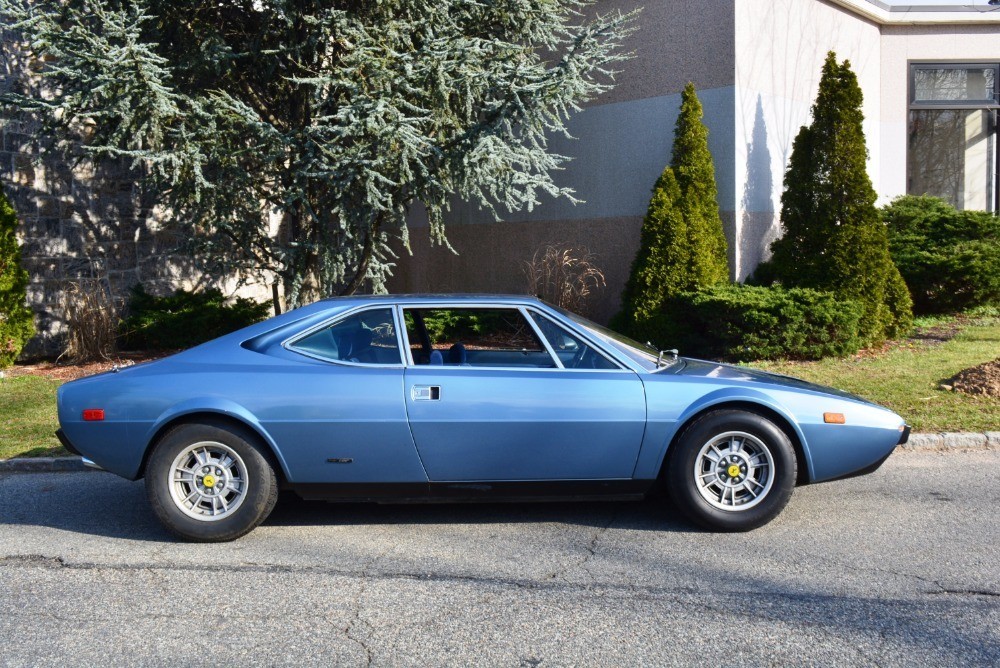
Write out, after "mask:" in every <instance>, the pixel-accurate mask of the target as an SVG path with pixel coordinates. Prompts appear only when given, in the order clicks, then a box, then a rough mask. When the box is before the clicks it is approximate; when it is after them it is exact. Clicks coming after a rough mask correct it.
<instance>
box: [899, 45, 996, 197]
mask: <svg viewBox="0 0 1000 668" xmlns="http://www.w3.org/2000/svg"><path fill="white" fill-rule="evenodd" d="M998 85H1000V62H994V63H911V64H910V103H909V119H908V130H907V165H906V169H907V175H906V176H907V184H906V191H907V193H909V194H911V195H934V196H937V197H941V198H942V199H945V200H947V201H949V202H951V204H953V205H954V206H956V207H957V208H959V209H978V210H985V211H997V210H998V209H1000V200H998V197H1000V182H998V153H997V110H998V109H1000V97H998V94H1000V91H998Z"/></svg>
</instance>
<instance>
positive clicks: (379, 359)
mask: <svg viewBox="0 0 1000 668" xmlns="http://www.w3.org/2000/svg"><path fill="white" fill-rule="evenodd" d="M289 347H290V348H292V349H293V350H297V351H299V352H303V353H306V354H308V355H315V356H316V357H321V358H323V359H327V360H335V361H340V362H354V363H355V364H401V363H402V360H401V358H400V355H399V344H398V342H397V341H396V327H395V325H394V324H393V319H392V309H390V308H377V309H369V310H367V311H362V312H360V313H355V314H354V315H352V316H349V317H347V318H345V319H343V320H339V321H337V322H335V323H334V324H332V325H330V326H329V327H324V328H323V329H320V330H318V331H315V332H313V333H312V334H310V335H309V336H306V337H303V338H301V339H299V340H298V341H296V342H295V343H293V344H292V345H291V346H289Z"/></svg>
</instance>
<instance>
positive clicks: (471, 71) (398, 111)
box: [0, 0, 631, 305]
mask: <svg viewBox="0 0 1000 668" xmlns="http://www.w3.org/2000/svg"><path fill="white" fill-rule="evenodd" d="M591 5H593V0H500V1H498V2H469V1H468V0H388V1H381V2H371V1H358V0H326V1H322V0H266V1H250V0H245V1H231V0H226V1H223V2H205V1H204V0H130V1H129V2H121V1H120V0H0V23H2V24H3V25H4V27H5V28H7V29H12V30H13V31H15V32H20V33H21V35H22V36H23V38H24V40H23V45H22V48H24V49H26V50H27V51H28V52H29V53H28V54H27V56H29V57H28V58H25V59H23V62H30V63H32V64H33V65H34V67H35V68H36V70H35V72H34V73H33V75H32V76H28V77H26V78H25V79H23V80H21V81H19V82H17V84H18V86H19V87H20V88H21V95H20V96H7V100H8V101H10V102H13V103H15V104H17V105H18V106H20V107H21V108H22V109H27V110H29V111H30V110H34V111H37V112H40V114H39V115H40V116H41V117H42V119H43V120H44V121H45V128H44V130H45V131H46V132H48V133H50V134H51V135H52V136H54V137H56V138H58V139H60V140H62V143H63V144H64V145H66V146H68V147H73V146H74V145H76V144H75V142H78V140H79V139H81V138H84V139H85V141H84V143H83V150H84V154H85V155H90V156H97V157H100V156H111V157H125V158H128V159H131V160H133V161H134V162H135V163H136V164H137V166H139V167H141V168H142V170H143V171H144V172H145V173H146V174H148V177H147V178H148V180H149V183H150V185H151V186H152V187H151V188H150V190H151V191H153V192H157V193H159V194H160V197H161V202H160V203H161V204H163V205H165V207H166V209H167V210H169V211H172V212H173V214H174V215H173V222H174V223H175V224H176V225H179V226H181V227H182V230H183V231H186V232H188V235H187V236H188V237H189V238H190V239H191V240H192V244H193V248H192V250H194V251H196V254H195V257H196V259H199V260H202V261H204V262H205V264H206V265H207V266H206V267H205V268H206V269H207V270H209V271H210V272H211V273H212V274H215V275H219V274H228V273H230V272H233V271H236V272H242V273H244V274H250V275H253V276H256V277H258V278H264V277H265V276H269V275H277V276H278V277H279V279H280V281H281V282H282V283H283V284H284V288H285V294H286V298H287V300H288V301H289V302H290V303H291V304H292V305H294V304H295V303H297V302H302V301H308V300H311V299H314V298H316V297H318V296H320V295H325V294H331V293H350V292H353V291H355V290H357V289H359V288H361V287H362V286H366V287H368V288H370V289H372V290H374V291H380V290H384V288H385V281H386V279H387V277H388V275H389V274H390V272H391V267H392V266H393V263H392V259H393V256H392V251H391V250H390V246H389V245H388V244H389V242H390V240H391V238H393V237H395V238H397V239H399V240H400V241H401V243H402V244H403V245H404V246H407V247H408V230H407V214H408V212H409V211H410V209H411V207H414V206H422V207H426V209H427V212H428V214H429V218H430V236H431V240H432V242H434V243H438V244H445V245H447V240H446V238H445V233H444V225H443V222H442V216H443V213H444V212H445V211H446V210H447V208H448V206H449V203H450V202H451V201H452V199H453V198H454V197H456V196H457V197H460V198H462V199H464V200H470V201H473V202H476V203H478V204H480V205H481V206H483V207H485V208H486V209H488V210H490V211H494V212H495V211H496V210H497V209H500V210H502V209H506V210H510V211H516V210H521V209H525V208H526V209H531V208H532V207H534V206H535V205H537V204H538V203H539V201H540V198H541V197H542V196H545V195H548V196H565V197H572V192H573V191H572V190H570V189H568V188H562V187H559V186H557V185H555V183H554V182H553V180H552V178H551V174H552V172H553V171H554V170H555V169H557V168H558V167H559V166H560V165H561V164H562V163H563V162H564V161H565V158H564V157H563V156H560V155H556V154H553V153H551V152H549V150H548V148H547V138H548V137H549V136H550V135H551V134H552V133H555V132H563V131H564V130H565V121H566V119H567V117H568V115H569V114H570V113H572V112H573V111H574V110H577V109H579V107H580V104H581V103H583V102H585V101H587V100H589V99H592V98H594V97H595V96H596V95H598V94H600V93H601V92H603V91H605V90H608V89H609V88H610V79H609V75H610V74H612V69H613V68H614V67H615V65H616V63H618V62H620V61H621V60H623V59H624V58H625V57H627V54H623V53H622V52H621V50H620V48H619V47H620V46H621V43H622V39H623V37H624V36H625V35H626V34H628V33H629V32H630V30H631V29H630V27H629V26H630V23H631V15H622V14H621V13H619V12H617V11H615V12H612V13H610V14H606V15H596V14H593V13H592V12H590V11H589V8H590V7H591ZM588 16H590V17H591V18H587V17H588ZM8 46H9V43H8ZM37 77H41V79H42V82H43V85H41V86H35V85H34V83H33V82H35V81H36V80H37ZM274 214H277V218H278V219H279V220H280V224H279V225H277V226H274V225H272V217H273V215H274Z"/></svg>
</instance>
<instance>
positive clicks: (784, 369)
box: [750, 318, 1000, 431]
mask: <svg viewBox="0 0 1000 668" xmlns="http://www.w3.org/2000/svg"><path fill="white" fill-rule="evenodd" d="M997 357H1000V320H997V319H996V318H989V319H980V320H979V321H974V323H973V324H967V325H962V326H961V331H960V332H959V333H958V334H957V335H956V336H955V338H953V339H951V340H949V341H945V342H943V343H938V344H934V345H927V344H924V343H919V342H914V343H907V344H903V345H900V346H898V347H894V348H892V349H891V350H890V351H889V352H887V353H884V354H880V355H878V356H871V357H859V358H851V359H825V360H821V361H819V362H757V363H754V364H751V365H750V366H753V367H757V368H760V369H765V370H767V371H776V372H778V373H784V374H788V375H790V376H798V377H799V378H804V379H805V380H810V381H813V382H815V383H821V384H823V385H831V386H833V387H837V388H840V389H842V390H847V391H848V392H853V393H855V394H857V395H860V396H862V397H865V398H866V399H870V400H872V401H875V402H877V403H880V404H882V405H884V406H888V407H889V408H891V409H892V410H894V411H896V412H897V413H899V414H900V415H901V416H903V418H904V419H905V420H906V421H907V422H908V423H909V424H910V425H912V426H913V429H914V431H1000V400H998V399H991V398H987V397H981V396H970V395H967V394H962V393H961V392H949V391H946V390H943V389H941V388H940V387H939V385H940V383H941V382H942V381H944V380H945V379H947V378H950V377H951V376H954V375H955V374H956V373H958V372H959V371H961V370H962V369H967V368H969V367H972V366H976V365H977V364H982V363H983V362H988V361H990V360H993V359H996V358H997Z"/></svg>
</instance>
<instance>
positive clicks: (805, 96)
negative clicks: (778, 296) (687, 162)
mask: <svg viewBox="0 0 1000 668" xmlns="http://www.w3.org/2000/svg"><path fill="white" fill-rule="evenodd" d="M735 15H736V24H735V33H736V53H737V54H738V57H737V59H736V64H735V70H736V90H735V100H736V112H735V139H734V143H735V153H734V156H733V157H734V162H735V177H734V181H735V197H736V200H737V203H738V204H737V211H736V227H737V237H738V244H737V248H736V258H735V260H736V274H737V276H738V278H740V279H743V278H745V277H746V276H747V275H748V274H749V273H750V272H751V271H753V269H754V267H756V265H757V264H758V262H760V261H761V260H763V259H765V258H766V257H767V256H768V255H769V252H768V246H769V245H770V243H771V241H772V240H773V239H774V238H776V237H777V236H778V234H779V233H780V228H779V224H778V212H779V211H780V208H781V203H780V198H781V191H782V182H783V179H784V173H785V168H786V166H787V165H788V159H789V157H790V156H791V151H792V142H793V141H794V139H795V136H796V135H797V134H798V132H799V129H800V128H801V126H803V125H805V124H807V123H809V121H810V107H811V106H812V103H813V101H814V100H815V97H816V92H817V90H818V87H819V79H820V70H821V68H822V65H823V60H824V59H825V58H826V54H827V52H828V51H831V50H832V51H835V52H836V54H837V58H838V60H844V59H845V58H846V59H848V60H850V61H851V66H852V68H853V70H854V72H855V73H856V74H857V75H858V81H859V83H860V85H861V89H862V91H863V93H864V114H865V135H866V136H867V139H868V151H869V160H868V173H869V175H871V177H872V181H873V182H874V184H875V188H876V189H878V188H879V175H880V174H881V171H880V170H881V144H880V142H879V133H880V129H879V119H880V118H881V114H882V112H881V103H880V92H881V76H882V69H881V67H880V58H881V49H880V41H879V40H880V30H879V26H877V25H875V24H874V23H872V22H870V21H868V20H866V19H863V18H861V17H859V16H857V15H856V14H853V13H851V12H849V11H847V10H845V9H843V8H841V7H839V6H837V5H834V4H832V3H829V2H825V1H824V0H739V1H738V2H737V3H736V14H735Z"/></svg>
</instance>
